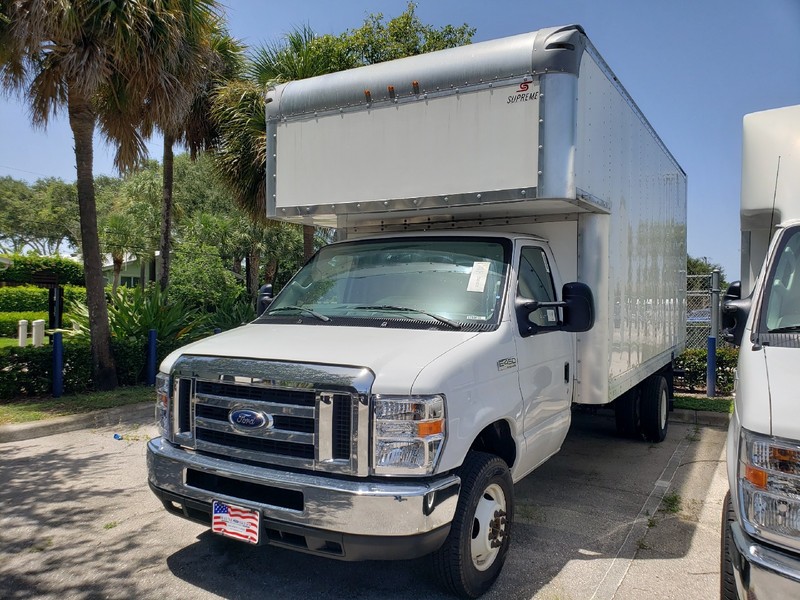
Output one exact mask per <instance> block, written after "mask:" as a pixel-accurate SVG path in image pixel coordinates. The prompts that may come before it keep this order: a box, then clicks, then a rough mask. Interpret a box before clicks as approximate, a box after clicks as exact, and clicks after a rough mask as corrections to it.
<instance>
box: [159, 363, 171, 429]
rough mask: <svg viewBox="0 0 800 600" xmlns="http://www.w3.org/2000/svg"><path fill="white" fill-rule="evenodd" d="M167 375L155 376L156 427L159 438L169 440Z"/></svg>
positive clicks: (169, 418)
mask: <svg viewBox="0 0 800 600" xmlns="http://www.w3.org/2000/svg"><path fill="white" fill-rule="evenodd" d="M170 392H171V388H170V376H169V373H159V374H158V375H157V376H156V425H157V426H158V431H159V433H160V434H161V436H162V437H163V438H165V439H169V438H170V436H171V435H172V418H171V414H172V403H171V401H170V400H171V397H170V396H171V393H170Z"/></svg>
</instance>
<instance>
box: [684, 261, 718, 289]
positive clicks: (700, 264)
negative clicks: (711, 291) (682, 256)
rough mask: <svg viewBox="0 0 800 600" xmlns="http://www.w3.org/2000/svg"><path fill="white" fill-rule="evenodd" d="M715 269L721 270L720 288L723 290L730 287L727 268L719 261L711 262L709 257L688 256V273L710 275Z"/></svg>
mask: <svg viewBox="0 0 800 600" xmlns="http://www.w3.org/2000/svg"><path fill="white" fill-rule="evenodd" d="M714 269H717V270H719V281H720V289H722V290H723V291H724V290H726V289H727V288H728V282H727V280H726V277H725V269H724V268H723V267H722V265H720V264H719V263H715V262H711V261H710V260H709V259H708V258H707V257H705V256H703V257H700V258H698V257H694V256H687V257H686V274H687V275H709V274H710V273H711V271H713V270H714Z"/></svg>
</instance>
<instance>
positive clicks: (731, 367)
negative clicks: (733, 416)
mask: <svg viewBox="0 0 800 600" xmlns="http://www.w3.org/2000/svg"><path fill="white" fill-rule="evenodd" d="M738 359H739V351H738V349H736V348H717V381H716V388H717V393H718V394H730V393H731V392H733V382H734V377H735V372H736V363H737V361H738ZM707 365H708V351H707V350H704V349H697V348H695V349H691V350H686V351H685V352H684V353H683V354H681V355H680V356H679V357H678V358H677V359H676V360H675V366H676V367H677V368H678V369H680V370H682V371H683V375H682V377H681V379H680V380H678V381H676V385H678V386H681V384H682V387H685V388H686V389H688V390H689V391H690V392H698V391H705V390H706V370H707V369H708V366H707Z"/></svg>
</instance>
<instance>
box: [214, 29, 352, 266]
mask: <svg viewBox="0 0 800 600" xmlns="http://www.w3.org/2000/svg"><path fill="white" fill-rule="evenodd" d="M318 39H320V38H318V37H317V35H316V34H315V33H314V31H313V30H312V29H311V28H310V27H308V26H303V27H301V28H297V29H294V30H293V31H291V32H289V33H288V34H286V36H285V37H284V38H283V40H281V41H280V42H277V43H273V44H268V45H266V46H261V47H260V48H257V49H256V51H255V52H254V54H253V56H252V57H251V59H250V61H249V63H248V65H247V68H246V70H245V73H244V77H243V79H242V80H240V81H235V82H232V83H230V84H228V85H226V86H223V87H222V88H221V89H220V90H219V91H218V93H217V95H216V97H215V101H214V107H213V110H212V114H213V115H214V118H215V121H216V122H217V123H218V125H219V128H220V142H219V145H218V148H217V152H216V159H215V164H216V166H217V170H218V172H219V173H220V175H221V177H222V179H223V180H224V181H225V182H226V183H227V184H228V186H229V187H230V188H231V190H232V191H233V192H234V195H235V197H236V199H237V201H238V204H239V205H240V206H241V207H242V208H243V209H245V211H246V212H247V213H248V214H250V215H251V216H252V217H254V218H255V219H257V221H258V222H261V223H264V222H265V215H266V197H265V194H266V188H265V182H266V152H267V139H266V117H265V114H266V100H265V96H264V92H265V90H266V88H267V87H269V86H273V85H277V84H279V83H283V82H286V81H291V80H295V79H305V78H307V77H314V76H316V75H324V74H326V73H332V72H333V71H335V70H337V64H336V63H335V61H334V60H332V54H331V53H330V52H328V51H327V49H326V48H323V47H321V46H319V45H318V44H316V41H317V40H318ZM313 253H314V227H313V226H308V225H304V226H303V254H304V256H305V258H310V257H311V255H312V254H313ZM253 259H254V260H255V261H257V260H258V259H257V257H255V256H254V257H253Z"/></svg>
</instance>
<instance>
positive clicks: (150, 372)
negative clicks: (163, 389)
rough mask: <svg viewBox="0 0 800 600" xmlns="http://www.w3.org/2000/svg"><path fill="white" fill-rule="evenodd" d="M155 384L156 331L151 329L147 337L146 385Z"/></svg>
mask: <svg viewBox="0 0 800 600" xmlns="http://www.w3.org/2000/svg"><path fill="white" fill-rule="evenodd" d="M155 383H156V330H155V329H151V330H150V332H149V333H148V336H147V385H155Z"/></svg>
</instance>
